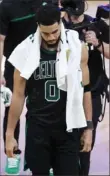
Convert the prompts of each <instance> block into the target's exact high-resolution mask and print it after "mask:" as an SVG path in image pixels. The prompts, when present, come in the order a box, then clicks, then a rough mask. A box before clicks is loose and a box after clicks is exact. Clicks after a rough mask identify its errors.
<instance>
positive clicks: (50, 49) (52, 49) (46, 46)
mask: <svg viewBox="0 0 110 176" xmlns="http://www.w3.org/2000/svg"><path fill="white" fill-rule="evenodd" d="M41 46H42V48H44V49H45V50H48V51H56V50H57V48H58V46H57V45H56V46H55V47H48V45H47V44H46V43H45V42H44V41H42V43H41Z"/></svg>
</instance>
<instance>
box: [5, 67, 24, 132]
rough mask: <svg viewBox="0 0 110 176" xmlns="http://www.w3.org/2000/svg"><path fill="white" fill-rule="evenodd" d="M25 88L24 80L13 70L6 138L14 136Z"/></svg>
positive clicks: (22, 104) (22, 105)
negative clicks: (12, 88)
mask: <svg viewBox="0 0 110 176" xmlns="http://www.w3.org/2000/svg"><path fill="white" fill-rule="evenodd" d="M25 87H26V80H25V79H24V78H22V77H21V76H20V72H19V71H18V70H15V72H14V90H13V95H12V102H11V106H10V110H9V115H8V125H7V131H6V136H14V131H15V128H16V124H17V122H18V120H19V117H20V115H21V113H22V110H23V107H24V101H25Z"/></svg>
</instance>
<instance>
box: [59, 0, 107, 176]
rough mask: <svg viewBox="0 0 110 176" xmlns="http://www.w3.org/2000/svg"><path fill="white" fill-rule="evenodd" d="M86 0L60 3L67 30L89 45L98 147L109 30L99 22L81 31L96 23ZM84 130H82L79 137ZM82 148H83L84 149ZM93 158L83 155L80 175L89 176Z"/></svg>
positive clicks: (104, 89) (101, 21)
mask: <svg viewBox="0 0 110 176" xmlns="http://www.w3.org/2000/svg"><path fill="white" fill-rule="evenodd" d="M85 3H87V2H86V1H84V0H78V1H76V0H61V6H62V7H63V10H64V11H66V14H65V16H64V18H63V22H64V24H65V28H68V29H74V30H77V31H78V32H79V38H80V40H81V41H84V42H86V43H88V49H89V50H88V51H89V61H88V65H89V70H90V82H91V92H92V106H93V125H94V130H93V144H92V148H93V146H94V143H95V137H96V129H97V125H98V121H99V117H100V116H101V115H102V103H101V98H102V95H103V93H105V94H106V93H107V87H108V83H109V81H108V78H107V76H106V73H105V70H104V68H103V66H104V63H103V61H104V60H103V59H102V56H101V54H103V55H104V56H105V57H106V58H108V59H109V26H108V25H107V24H106V23H105V22H104V21H103V20H98V22H97V23H94V24H92V25H91V26H89V27H87V28H86V27H85V28H81V26H84V25H86V24H88V23H90V22H91V21H93V20H94V19H93V18H92V17H91V16H89V15H86V14H84V11H85ZM83 131H84V129H81V130H80V135H81V134H82V133H83ZM81 147H82V146H81ZM90 155H91V152H80V153H79V156H80V175H84V176H87V175H88V174H89V169H90Z"/></svg>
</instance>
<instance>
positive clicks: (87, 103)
mask: <svg viewBox="0 0 110 176" xmlns="http://www.w3.org/2000/svg"><path fill="white" fill-rule="evenodd" d="M81 69H82V84H83V86H84V97H83V106H84V112H85V117H86V121H87V125H88V123H91V124H92V99H91V91H90V80H89V69H88V49H87V46H86V45H85V44H83V45H82V58H81ZM81 144H82V146H83V148H82V150H81V151H82V152H89V151H90V150H91V145H92V128H90V127H89V126H88V127H87V129H85V131H84V133H83V135H82V137H81Z"/></svg>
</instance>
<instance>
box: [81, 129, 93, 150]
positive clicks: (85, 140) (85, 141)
mask: <svg viewBox="0 0 110 176" xmlns="http://www.w3.org/2000/svg"><path fill="white" fill-rule="evenodd" d="M92 132H93V131H92V130H90V129H86V130H85V131H84V132H83V134H82V136H81V146H83V148H82V150H81V151H80V152H90V151H91V147H92Z"/></svg>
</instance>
